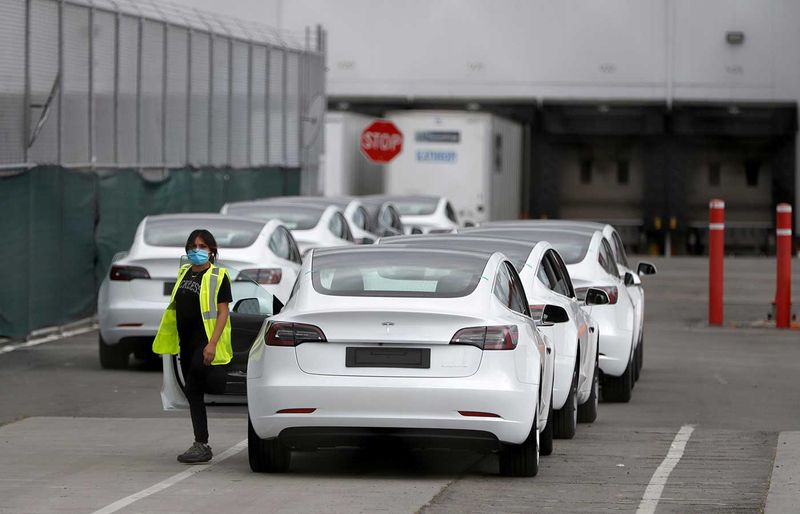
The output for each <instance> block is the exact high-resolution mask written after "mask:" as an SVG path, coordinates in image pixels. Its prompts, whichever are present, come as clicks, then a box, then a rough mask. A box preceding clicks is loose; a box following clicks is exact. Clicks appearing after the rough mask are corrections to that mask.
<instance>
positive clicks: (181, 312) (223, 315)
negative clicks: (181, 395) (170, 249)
mask: <svg viewBox="0 0 800 514" xmlns="http://www.w3.org/2000/svg"><path fill="white" fill-rule="evenodd" d="M217 253H218V251H217V242H216V240H215V239H214V236H213V235H211V232H209V231H208V230H202V229H197V230H194V231H192V233H191V234H190V235H189V238H188V239H187V240H186V256H187V257H188V258H189V262H190V263H191V264H185V265H183V266H181V269H180V271H179V272H178V280H177V281H176V283H175V287H174V288H173V289H172V297H171V298H170V302H169V305H168V306H167V310H166V311H165V312H164V316H163V317H162V318H161V325H160V326H159V328H158V334H156V338H155V340H154V341H153V351H154V352H155V353H158V354H170V355H176V354H178V353H180V355H181V371H182V372H183V378H184V381H185V383H186V388H185V392H186V399H187V400H188V401H189V411H190V413H191V417H192V427H193V428H194V443H193V444H192V446H191V447H190V448H189V449H188V450H186V451H185V452H184V453H182V454H180V455H178V461H179V462H184V463H187V464H192V463H198V462H208V461H210V460H211V457H212V456H213V454H212V453H211V447H210V446H209V445H208V419H207V417H206V404H205V388H206V379H207V377H208V374H209V370H210V368H209V366H212V365H220V364H227V363H229V362H230V361H231V356H232V353H233V352H232V349H231V323H230V319H229V316H228V303H230V302H231V300H232V298H231V282H230V277H229V276H228V270H226V269H225V268H218V267H216V266H215V265H214V262H215V261H216V260H217Z"/></svg>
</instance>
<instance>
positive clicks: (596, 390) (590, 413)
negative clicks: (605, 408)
mask: <svg viewBox="0 0 800 514" xmlns="http://www.w3.org/2000/svg"><path fill="white" fill-rule="evenodd" d="M599 402H600V366H599V364H598V361H597V359H596V358H595V360H594V374H593V375H592V392H591V394H589V398H588V399H587V400H586V401H585V402H583V404H581V405H578V423H592V422H594V420H596V419H597V406H598V403H599Z"/></svg>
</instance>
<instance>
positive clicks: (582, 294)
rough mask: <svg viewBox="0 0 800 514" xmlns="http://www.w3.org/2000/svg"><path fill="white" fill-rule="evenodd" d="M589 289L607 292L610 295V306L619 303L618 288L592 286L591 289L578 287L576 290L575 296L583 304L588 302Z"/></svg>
mask: <svg viewBox="0 0 800 514" xmlns="http://www.w3.org/2000/svg"><path fill="white" fill-rule="evenodd" d="M589 289H601V290H603V291H605V292H606V294H607V295H608V304H609V305H613V304H615V303H617V300H618V299H619V291H618V290H617V286H591V287H576V288H575V296H577V297H578V300H579V301H581V302H585V301H586V291H588V290H589Z"/></svg>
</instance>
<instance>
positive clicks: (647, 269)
mask: <svg viewBox="0 0 800 514" xmlns="http://www.w3.org/2000/svg"><path fill="white" fill-rule="evenodd" d="M636 273H638V274H639V276H641V275H655V274H656V267H655V265H654V264H650V263H649V262H640V263H639V266H637V267H636Z"/></svg>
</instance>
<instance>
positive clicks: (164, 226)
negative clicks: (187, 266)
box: [144, 216, 264, 248]
mask: <svg viewBox="0 0 800 514" xmlns="http://www.w3.org/2000/svg"><path fill="white" fill-rule="evenodd" d="M198 228H202V229H206V230H208V231H209V232H211V234H212V235H213V236H214V239H216V241H217V244H218V245H219V246H220V248H246V247H248V246H250V245H252V244H253V243H254V242H255V240H256V238H257V237H258V234H260V233H261V229H263V228H264V223H260V222H257V221H247V220H234V219H225V218H224V217H222V216H220V217H218V218H183V219H181V218H177V219H157V218H156V219H148V220H147V223H146V224H145V227H144V242H145V243H147V244H148V245H151V246H170V247H177V248H184V247H185V246H186V239H187V238H188V237H189V234H191V232H192V230H195V229H198Z"/></svg>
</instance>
